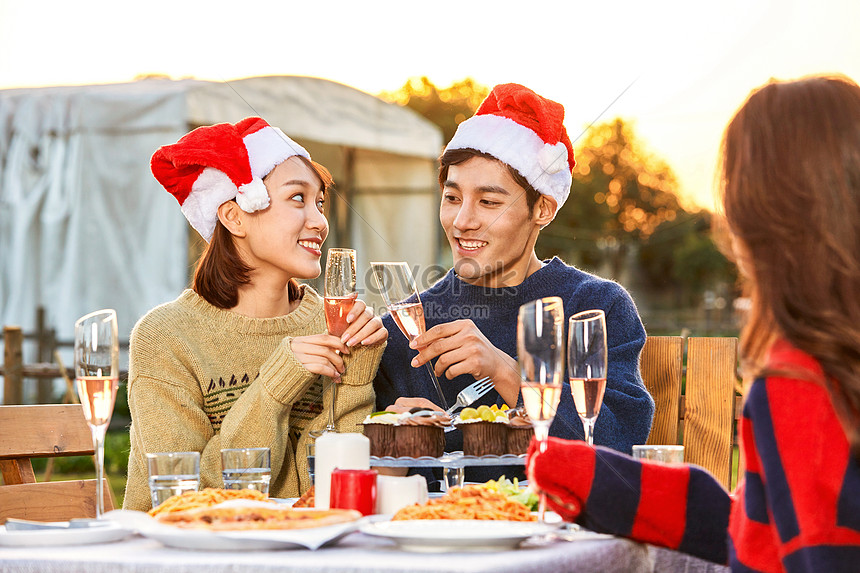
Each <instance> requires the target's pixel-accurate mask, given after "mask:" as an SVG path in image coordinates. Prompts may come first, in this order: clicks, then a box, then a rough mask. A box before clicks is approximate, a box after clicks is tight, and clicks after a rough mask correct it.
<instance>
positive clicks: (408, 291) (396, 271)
mask: <svg viewBox="0 0 860 573" xmlns="http://www.w3.org/2000/svg"><path fill="white" fill-rule="evenodd" d="M370 266H371V267H372V269H373V276H374V278H375V279H376V284H377V286H378V287H379V291H380V292H381V293H382V299H383V300H384V301H385V306H386V307H388V312H390V313H391V316H392V318H394V322H395V323H396V324H397V326H398V328H400V332H402V333H403V335H404V336H405V337H406V338H407V339H409V341H412V340H413V339H415V338H416V337H417V336H419V335H421V334H423V333H424V330H425V328H426V327H425V325H424V307H423V306H422V304H421V299H420V298H419V297H418V289H417V288H416V286H415V279H413V278H412V271H410V270H409V265H407V264H406V263H405V262H397V263H370ZM424 365H425V366H426V367H427V372H429V373H430V378H431V380H433V386H434V387H435V388H436V396H437V400H438V401H439V402H438V405H439V406H441V407H442V409H443V410H447V409H448V403H447V402H446V401H445V395H444V394H443V393H442V386H441V384H439V379H438V378H437V377H436V373H435V372H434V371H433V365H432V364H430V362H426V363H425V364H424Z"/></svg>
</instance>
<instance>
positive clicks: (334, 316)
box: [324, 249, 358, 432]
mask: <svg viewBox="0 0 860 573" xmlns="http://www.w3.org/2000/svg"><path fill="white" fill-rule="evenodd" d="M355 282H356V272H355V250H354V249H329V250H328V256H327V257H326V263H325V297H324V302H325V323H326V328H328V332H329V334H332V335H334V336H338V337H340V336H342V335H343V333H344V332H346V329H347V328H349V323H348V322H347V321H346V317H347V315H348V314H349V311H351V310H352V307H353V305H354V304H355V299H356V297H357V296H358V293H357V292H356V290H355ZM328 386H329V388H330V389H331V390H330V394H331V407H330V408H329V411H328V424H327V425H326V427H325V430H324V431H325V432H336V431H337V430H336V429H335V426H334V404H335V399H336V398H337V383H336V382H335V381H334V380H330V381H329V384H328Z"/></svg>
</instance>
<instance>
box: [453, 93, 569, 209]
mask: <svg viewBox="0 0 860 573" xmlns="http://www.w3.org/2000/svg"><path fill="white" fill-rule="evenodd" d="M563 121H564V107H563V106H562V105H561V104H560V103H557V102H554V101H552V100H550V99H547V98H545V97H542V96H540V95H538V94H536V93H535V92H534V91H532V90H530V89H529V88H527V87H525V86H521V85H519V84H500V85H497V86H496V87H494V88H493V90H492V91H491V92H490V95H488V96H487V98H486V99H485V100H484V101H483V102H482V103H481V105H480V106H479V107H478V111H476V112H475V115H473V116H472V117H470V118H469V119H467V120H466V121H464V122H462V123H461V124H460V125H459V126H457V131H456V133H455V134H454V137H453V138H451V141H450V142H449V143H448V145H447V146H446V147H445V151H448V150H449V149H475V150H477V151H481V152H483V153H488V154H490V155H492V156H493V157H495V158H496V159H498V160H500V161H502V162H503V163H506V164H508V165H510V166H511V167H513V168H514V169H516V170H517V171H518V172H519V173H520V175H522V176H523V177H525V178H526V181H528V182H529V184H531V186H532V187H534V188H535V189H536V190H537V191H538V192H539V193H541V194H543V195H547V196H549V197H552V198H553V199H555V201H556V203H557V205H558V208H557V209H556V213H558V209H561V206H562V205H563V204H564V202H565V201H566V200H567V198H568V196H569V195H570V185H571V182H572V176H571V172H572V171H573V167H574V165H576V161H575V160H574V157H573V146H572V145H571V143H570V138H569V137H568V136H567V130H566V129H565V127H564V124H563Z"/></svg>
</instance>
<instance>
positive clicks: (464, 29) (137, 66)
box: [0, 0, 860, 208]
mask: <svg viewBox="0 0 860 573" xmlns="http://www.w3.org/2000/svg"><path fill="white" fill-rule="evenodd" d="M513 6H518V8H516V10H514V9H513ZM858 29H860V2H857V1H856V0H816V1H811V0H809V1H800V0H770V1H767V0H752V1H742V0H723V1H721V2H700V1H661V0H649V1H641V0H636V1H633V0H631V1H606V2H594V1H589V2H584V1H580V0H567V1H542V0H533V1H531V2H526V3H517V4H513V5H510V6H509V5H508V3H499V2H471V1H468V0H460V1H457V2H449V1H436V2H404V1H400V2H388V1H386V2H374V1H372V0H365V1H364V2H354V1H336V0H333V1H328V2H304V3H297V2H286V1H283V0H278V1H275V0H272V1H266V0H243V1H240V2H237V1H235V0H231V1H221V0H209V1H205V2H202V1H196V0H195V1H189V2H183V1H177V0H172V1H163V0H150V1H149V2H141V3H135V4H132V3H124V2H115V1H106V0H105V1H102V0H77V1H76V2H65V1H59V0H57V1H38V2H30V1H25V0H20V1H16V0H0V89H5V88H13V87H29V86H48V85H63V84H86V83H108V82H124V81H130V80H132V79H133V78H134V77H135V76H137V75H140V74H166V75H169V76H170V77H173V78H183V77H195V78H200V79H208V80H215V81H229V80H231V79H236V78H240V77H248V76H255V75H281V74H284V75H307V76H316V77H323V78H328V79H331V80H334V81H337V82H340V83H343V84H347V85H350V86H353V87H355V88H358V89H360V90H363V91H366V92H370V93H377V92H379V91H380V90H394V89H397V88H398V87H400V86H401V85H402V84H403V83H404V82H405V81H406V80H407V79H408V78H409V77H413V76H422V75H423V76H427V77H429V78H430V80H431V81H432V82H434V83H435V84H437V85H439V86H443V87H444V86H447V85H449V84H450V83H451V82H453V81H457V80H460V79H463V78H465V77H472V78H474V79H475V80H477V81H478V82H481V83H483V84H486V85H489V86H492V85H494V84H496V83H502V82H518V83H521V84H524V85H527V86H529V87H531V88H532V89H534V90H535V91H537V92H538V93H540V94H542V95H544V96H547V97H549V98H552V99H554V100H556V101H559V102H561V103H562V104H564V106H565V108H566V121H565V124H566V125H567V128H568V130H569V132H570V134H571V137H572V138H576V137H577V136H578V135H579V134H580V133H582V132H583V130H584V129H586V127H587V126H588V124H589V123H591V122H592V121H593V120H595V119H598V118H599V119H603V120H606V119H611V118H613V117H615V116H621V117H624V118H625V119H628V120H631V121H632V122H633V125H634V127H635V129H636V131H637V133H638V134H639V136H640V137H641V138H642V139H643V140H644V141H645V142H646V143H647V145H648V147H649V149H650V150H651V151H652V152H654V153H656V154H658V155H659V156H660V157H662V158H663V159H664V160H665V161H666V162H667V163H668V164H669V165H670V166H671V167H672V168H673V169H674V171H675V172H676V174H677V175H678V178H679V180H680V183H681V186H682V192H683V194H684V195H686V196H687V197H690V198H691V199H692V200H693V201H695V203H696V204H698V205H701V206H705V207H708V208H712V207H713V204H714V200H713V198H712V189H713V175H714V164H715V159H716V153H717V149H718V144H719V139H720V136H721V132H722V129H723V127H724V126H725V124H726V122H727V121H728V120H729V118H730V117H731V114H732V113H733V111H734V110H735V109H737V107H738V106H739V105H740V104H741V103H742V102H743V100H744V98H745V97H746V95H747V94H748V93H749V91H750V90H751V89H752V88H754V87H756V86H758V85H761V84H762V83H764V82H766V81H767V80H768V79H769V78H771V77H774V78H778V79H788V78H794V77H799V76H802V75H806V74H811V73H823V72H839V73H842V74H845V75H848V76H849V77H851V78H852V79H854V80H855V81H860V33H858V31H857V30H858ZM631 84H632V85H631ZM628 86H629V89H627V91H626V92H624V90H625V88H628ZM622 92H624V93H623V95H621V96H620V97H619V95H620V94H622ZM616 98H618V99H617V101H615V103H614V104H613V103H612V102H613V101H614V100H616ZM607 107H609V109H608V110H607V109H606V108H607Z"/></svg>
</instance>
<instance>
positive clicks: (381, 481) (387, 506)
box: [373, 475, 427, 514]
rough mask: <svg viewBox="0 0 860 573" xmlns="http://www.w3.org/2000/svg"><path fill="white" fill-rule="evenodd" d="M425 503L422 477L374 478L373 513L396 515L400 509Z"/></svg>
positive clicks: (424, 487) (424, 485) (425, 487)
mask: <svg viewBox="0 0 860 573" xmlns="http://www.w3.org/2000/svg"><path fill="white" fill-rule="evenodd" d="M426 501H427V480H426V479H424V476H420V475H414V476H406V477H398V476H386V475H379V476H376V507H375V508H374V511H373V512H374V513H385V514H389V513H396V512H397V510H399V509H400V508H402V507H406V506H407V505H412V504H413V503H424V502H426Z"/></svg>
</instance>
